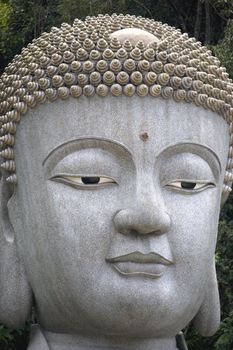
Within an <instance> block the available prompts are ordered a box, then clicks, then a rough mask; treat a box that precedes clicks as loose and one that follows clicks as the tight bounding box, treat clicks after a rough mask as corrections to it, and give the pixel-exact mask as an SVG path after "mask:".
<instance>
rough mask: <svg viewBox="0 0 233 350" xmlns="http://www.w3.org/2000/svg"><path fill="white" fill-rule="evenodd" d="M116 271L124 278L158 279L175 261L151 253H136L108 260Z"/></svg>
mask: <svg viewBox="0 0 233 350" xmlns="http://www.w3.org/2000/svg"><path fill="white" fill-rule="evenodd" d="M106 261H107V262H109V263H111V264H112V266H113V267H114V269H115V270H117V272H118V273H120V274H121V275H123V276H129V277H149V278H158V277H161V276H162V275H163V272H164V271H165V269H166V268H167V267H168V266H169V265H172V264H173V261H171V260H169V259H167V258H165V257H164V256H162V255H160V254H158V253H155V252H150V253H148V254H143V253H141V252H139V251H135V252H132V253H129V254H126V255H120V256H116V257H111V258H106Z"/></svg>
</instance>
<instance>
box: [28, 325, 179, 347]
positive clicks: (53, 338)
mask: <svg viewBox="0 0 233 350" xmlns="http://www.w3.org/2000/svg"><path fill="white" fill-rule="evenodd" d="M45 344H46V346H47V348H46V347H45ZM42 348H43V349H45V350H90V349H92V350H95V349H96V350H97V349H98V350H177V347H176V339H175V337H174V338H163V339H145V338H137V339H135V338H126V337H119V336H96V337H94V336H92V337H90V336H84V335H82V336H81V335H77V334H58V333H51V332H45V331H43V332H42V331H41V330H40V328H39V327H36V328H34V330H33V332H32V337H31V341H30V344H29V348H28V350H41V349H42Z"/></svg>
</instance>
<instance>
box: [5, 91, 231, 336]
mask: <svg viewBox="0 0 233 350" xmlns="http://www.w3.org/2000/svg"><path fill="white" fill-rule="evenodd" d="M228 145H229V136H228V126H227V124H226V122H225V121H224V120H223V118H222V117H220V116H219V115H217V114H215V113H212V112H210V111H207V110H204V109H203V108H200V107H199V108H198V107H196V106H194V105H188V104H183V103H181V104H178V103H176V102H174V101H172V100H168V101H166V100H162V99H154V98H150V97H147V98H139V97H131V98H127V97H124V96H121V97H119V98H114V97H109V98H103V99H102V98H100V97H98V96H95V97H92V98H89V99H88V98H85V97H81V98H80V99H79V100H74V99H72V98H70V99H69V100H66V101H61V100H59V101H56V102H55V103H45V104H43V105H41V106H39V107H37V108H36V109H33V110H31V111H30V112H29V113H28V114H27V116H26V117H25V118H23V119H22V121H21V123H20V125H19V128H18V131H17V141H16V160H17V174H18V182H19V184H18V187H17V190H16V193H15V195H14V196H13V197H12V198H11V200H10V202H9V204H8V207H9V214H10V219H11V222H12V225H13V227H14V230H15V234H16V239H17V243H18V248H19V254H20V255H21V256H22V259H23V262H24V265H25V268H26V271H27V275H28V279H29V282H30V285H31V287H32V290H33V292H34V295H35V302H36V307H37V311H38V317H39V322H40V324H41V325H42V327H44V328H45V329H47V330H50V331H53V332H60V331H62V332H63V333H64V332H67V333H68V332H75V333H78V332H81V333H86V334H89V333H95V332H96V333H102V334H123V335H124V334H127V335H128V336H129V335H132V336H137V335H138V334H140V335H141V336H150V337H156V336H157V337H160V336H165V334H166V336H169V335H174V334H176V332H178V331H179V330H180V329H182V328H183V327H184V326H185V325H186V324H187V323H188V322H189V321H190V320H191V319H192V318H193V317H194V316H195V314H196V313H197V312H198V309H199V308H200V305H201V304H202V301H203V298H204V295H205V292H206V289H207V285H208V278H209V275H210V271H211V269H212V267H213V257H214V250H215V244H216V236H217V225H218V215H219V210H220V199H221V190H222V184H223V176H224V170H225V166H226V160H227V152H228Z"/></svg>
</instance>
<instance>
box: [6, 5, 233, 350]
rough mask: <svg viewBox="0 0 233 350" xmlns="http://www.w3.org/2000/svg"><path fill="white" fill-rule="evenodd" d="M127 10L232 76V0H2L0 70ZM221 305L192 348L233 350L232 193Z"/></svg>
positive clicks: (12, 341)
mask: <svg viewBox="0 0 233 350" xmlns="http://www.w3.org/2000/svg"><path fill="white" fill-rule="evenodd" d="M114 12H117V13H130V14H135V15H141V16H145V17H149V18H154V19H155V20H158V21H162V22H167V23H168V24H170V25H174V26H176V27H179V28H181V29H182V30H183V31H185V32H188V33H189V34H190V35H191V36H195V37H196V38H197V39H198V40H201V41H202V42H203V43H205V44H206V45H210V48H211V49H212V50H213V52H214V54H216V55H217V56H218V57H219V58H220V59H221V62H222V64H223V65H224V66H226V67H227V70H228V72H229V73H230V75H231V78H233V19H232V17H233V0H189V1H187V0H0V71H3V69H4V66H5V65H6V64H7V63H8V62H9V61H10V60H11V59H12V58H13V56H14V55H15V54H17V53H19V52H20V50H21V48H22V47H23V46H25V45H26V44H27V43H29V42H30V41H31V40H32V39H33V38H35V37H38V36H39V35H40V34H41V33H42V32H43V31H46V30H49V29H50V28H51V26H53V25H56V26H58V25H60V24H61V23H62V22H64V21H66V22H72V21H73V20H74V18H76V17H79V18H81V19H83V18H84V17H85V16H87V15H96V14H98V13H110V14H111V13H114ZM216 263H217V273H218V281H219V289H220V297H221V305H222V322H221V327H220V330H219V331H218V332H217V333H216V334H215V335H214V336H213V337H210V338H203V337H201V336H199V335H198V334H197V333H196V332H195V330H194V329H193V328H192V326H190V327H189V328H188V329H187V330H186V339H187V342H188V346H189V349H190V350H204V349H205V350H233V307H232V306H233V195H231V196H230V198H229V200H228V202H227V203H226V205H225V207H224V208H223V210H222V213H221V220H220V224H219V239H218V245H217V252H216ZM28 333H29V325H28V324H27V325H25V327H24V328H23V329H20V330H10V329H8V328H6V327H4V326H3V325H0V349H1V350H24V349H26V346H27V342H28Z"/></svg>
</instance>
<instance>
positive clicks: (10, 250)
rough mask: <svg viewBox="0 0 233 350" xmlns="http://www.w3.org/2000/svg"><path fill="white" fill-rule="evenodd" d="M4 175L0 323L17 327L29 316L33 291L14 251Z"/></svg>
mask: <svg viewBox="0 0 233 350" xmlns="http://www.w3.org/2000/svg"><path fill="white" fill-rule="evenodd" d="M10 186H12V185H9V184H8V183H7V182H6V181H5V176H4V174H3V176H2V178H1V181H0V322H1V323H3V324H5V325H7V326H8V327H11V328H17V327H19V326H21V325H23V324H24V323H25V321H26V320H27V319H28V317H29V315H30V312H31V307H32V291H31V288H30V286H29V284H28V282H27V276H26V273H25V270H24V266H23V264H22V261H21V259H20V257H19V255H18V252H17V245H16V241H15V235H14V230H13V227H12V225H11V222H10V219H9V215H8V208H7V203H8V201H9V200H10V198H11V196H12V195H14V194H12V192H13V191H12V188H11V187H10Z"/></svg>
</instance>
